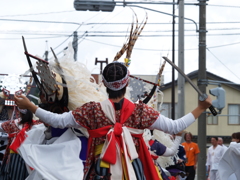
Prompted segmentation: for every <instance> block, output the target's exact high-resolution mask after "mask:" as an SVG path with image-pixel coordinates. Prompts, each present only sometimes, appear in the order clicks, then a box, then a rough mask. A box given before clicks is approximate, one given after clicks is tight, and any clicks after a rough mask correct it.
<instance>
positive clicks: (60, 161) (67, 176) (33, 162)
mask: <svg viewBox="0 0 240 180" xmlns="http://www.w3.org/2000/svg"><path fill="white" fill-rule="evenodd" d="M44 130H45V127H44V125H43V124H40V125H38V127H37V128H33V129H31V130H30V131H28V132H27V135H28V137H27V138H26V140H25V141H24V142H23V144H22V145H21V146H20V148H19V149H18V150H19V154H20V155H21V156H22V157H23V159H24V160H25V162H26V164H28V165H29V166H30V167H32V168H34V170H33V171H32V172H30V176H29V177H28V178H27V180H42V179H49V180H73V179H82V178H83V163H82V161H81V160H80V159H79V153H80V150H81V141H80V140H79V138H78V137H77V136H76V135H75V134H74V133H73V132H72V130H71V129H68V130H67V131H66V132H65V133H63V134H62V135H61V136H60V137H59V138H57V140H56V141H54V142H53V144H49V145H45V144H41V143H42V141H43V139H44V138H45V136H44V133H43V132H44Z"/></svg>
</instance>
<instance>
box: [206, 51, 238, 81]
mask: <svg viewBox="0 0 240 180" xmlns="http://www.w3.org/2000/svg"><path fill="white" fill-rule="evenodd" d="M206 49H207V50H208V51H209V52H210V53H211V54H212V55H213V57H215V58H216V59H217V60H218V61H219V62H220V63H221V64H222V65H223V66H224V67H225V68H226V69H228V70H229V71H230V72H231V73H232V74H233V75H234V76H236V77H237V78H238V79H239V80H240V78H239V77H238V76H237V75H236V74H235V73H233V72H232V71H231V70H230V69H229V68H228V67H227V66H226V65H225V64H224V63H223V62H222V61H221V60H220V59H219V58H218V57H217V56H215V55H214V54H213V53H212V51H210V50H209V48H206Z"/></svg>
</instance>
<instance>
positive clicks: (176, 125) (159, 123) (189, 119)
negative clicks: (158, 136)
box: [149, 113, 195, 134]
mask: <svg viewBox="0 0 240 180" xmlns="http://www.w3.org/2000/svg"><path fill="white" fill-rule="evenodd" d="M194 122H195V117H194V116H193V114H192V113H188V114H187V115H185V116H183V117H181V118H180V119H176V120H172V119H169V118H167V117H165V116H163V115H159V116H158V119H157V120H156V121H155V122H154V123H153V124H152V125H151V126H150V127H149V129H158V130H160V131H164V132H165V133H169V134H177V133H178V132H180V131H182V130H184V129H186V128H187V127H188V126H190V125H191V124H192V123H194Z"/></svg>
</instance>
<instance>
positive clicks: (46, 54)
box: [44, 41, 48, 61]
mask: <svg viewBox="0 0 240 180" xmlns="http://www.w3.org/2000/svg"><path fill="white" fill-rule="evenodd" d="M44 56H45V59H44V60H45V61H48V41H46V50H45V53H44Z"/></svg>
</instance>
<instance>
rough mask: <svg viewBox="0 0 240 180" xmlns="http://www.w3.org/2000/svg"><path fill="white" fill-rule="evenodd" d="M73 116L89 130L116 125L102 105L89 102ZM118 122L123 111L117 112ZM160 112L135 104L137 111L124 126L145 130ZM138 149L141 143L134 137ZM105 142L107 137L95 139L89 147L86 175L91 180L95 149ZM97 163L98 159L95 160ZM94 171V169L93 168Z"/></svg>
mask: <svg viewBox="0 0 240 180" xmlns="http://www.w3.org/2000/svg"><path fill="white" fill-rule="evenodd" d="M72 114H73V116H74V118H75V120H76V122H77V123H79V124H80V125H81V126H84V127H85V128H87V129H89V130H94V129H98V128H101V127H105V126H108V125H114V124H113V123H112V122H111V120H110V119H108V118H107V117H106V115H105V114H104V112H103V110H102V109H101V105H100V103H97V102H89V103H86V104H84V105H83V106H81V107H79V108H77V109H76V110H74V111H72ZM115 115H116V121H117V122H119V120H120V115H121V110H117V111H115ZM158 116H159V112H157V111H155V110H154V109H153V108H151V107H148V106H147V105H146V104H144V103H142V102H140V103H138V104H135V109H134V111H133V112H132V114H131V115H130V117H129V118H128V119H127V120H126V121H125V123H124V124H123V125H124V126H127V127H131V128H136V129H145V128H148V127H150V126H151V125H152V124H153V123H154V122H155V121H156V120H157V118H158ZM133 141H134V143H135V146H136V149H137V150H138V148H139V142H138V139H137V138H134V137H133ZM104 142H105V136H103V137H99V138H93V143H92V144H91V145H90V147H89V152H88V159H87V162H86V165H85V170H84V173H85V175H86V174H88V175H89V174H90V177H88V178H89V179H93V177H94V171H92V169H91V165H92V163H93V162H92V157H93V156H95V155H94V149H95V146H96V145H100V144H103V143H104ZM94 161H96V159H94ZM93 169H94V168H93ZM89 172H90V173H89Z"/></svg>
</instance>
